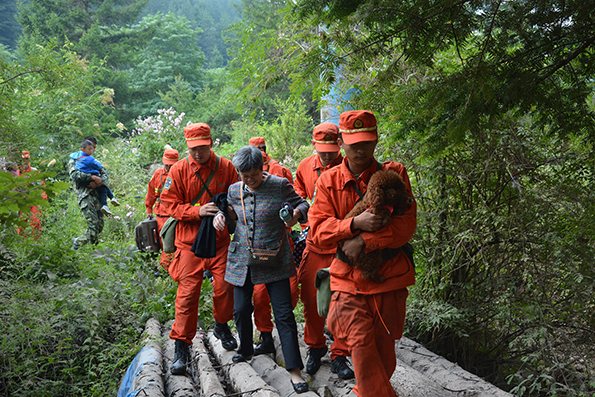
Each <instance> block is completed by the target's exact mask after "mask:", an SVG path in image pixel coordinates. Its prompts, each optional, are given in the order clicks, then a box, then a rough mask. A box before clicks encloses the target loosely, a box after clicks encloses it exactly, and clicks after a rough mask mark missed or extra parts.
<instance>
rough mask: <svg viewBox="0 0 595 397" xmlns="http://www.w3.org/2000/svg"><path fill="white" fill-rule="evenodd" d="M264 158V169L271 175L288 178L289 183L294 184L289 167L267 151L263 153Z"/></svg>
mask: <svg viewBox="0 0 595 397" xmlns="http://www.w3.org/2000/svg"><path fill="white" fill-rule="evenodd" d="M263 160H264V164H263V166H262V170H263V171H266V172H268V173H269V174H271V175H275V176H280V177H281V178H287V180H288V181H289V183H291V184H292V185H293V175H291V171H290V170H289V168H285V167H283V166H282V165H281V164H279V162H278V161H276V160H273V159H272V158H271V156H269V155H268V154H266V153H263Z"/></svg>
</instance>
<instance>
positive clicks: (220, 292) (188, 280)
mask: <svg viewBox="0 0 595 397" xmlns="http://www.w3.org/2000/svg"><path fill="white" fill-rule="evenodd" d="M184 137H185V138H186V144H187V145H188V157H186V158H184V159H182V160H180V161H178V162H177V163H176V164H174V165H172V167H171V169H170V170H169V175H168V177H167V178H166V179H165V183H164V186H163V191H162V193H161V202H162V204H163V205H164V206H165V207H166V211H167V214H169V215H170V216H171V217H174V218H175V219H177V220H178V224H177V226H176V240H175V244H176V253H175V256H174V259H173V260H172V262H171V264H170V265H169V269H168V271H169V274H170V276H171V278H172V279H173V280H174V281H176V282H177V283H178V291H177V295H176V318H175V322H174V324H173V326H172V330H171V332H170V334H169V337H170V338H171V339H174V340H175V341H176V342H175V355H174V360H173V364H172V365H171V367H170V370H171V373H172V374H176V375H177V374H184V373H185V369H186V363H187V362H188V357H189V351H188V350H189V349H188V346H189V345H191V344H192V339H193V338H194V336H195V335H196V330H197V320H198V301H199V297H200V289H201V286H202V281H203V272H204V271H205V270H209V271H210V272H211V274H212V275H213V279H214V282H213V317H214V318H215V322H216V323H215V329H214V332H213V334H214V335H215V337H217V338H218V339H220V340H221V344H222V346H223V348H225V349H226V350H234V349H236V348H237V342H236V340H235V338H234V337H233V335H232V334H231V330H230V329H229V326H228V325H227V322H228V321H229V320H231V319H232V318H233V286H232V285H231V284H229V283H227V282H226V281H225V279H224V278H225V267H226V265H227V249H228V246H229V242H230V237H229V230H228V229H227V227H226V228H225V229H224V230H223V231H220V232H219V231H217V240H216V241H217V244H216V246H217V252H216V256H215V257H214V258H198V257H196V256H195V255H194V253H193V252H192V251H191V250H190V249H191V247H192V244H193V243H194V240H195V239H196V234H197V233H198V229H199V228H200V224H201V219H202V218H204V217H206V216H214V215H216V214H217V212H218V211H219V208H218V207H217V205H216V204H215V203H212V202H209V200H210V199H211V196H214V195H216V194H217V193H223V192H225V193H226V192H227V189H228V188H229V186H230V185H232V184H233V183H235V182H237V181H238V173H237V171H236V169H235V167H234V166H233V164H232V163H231V161H229V160H228V159H226V158H224V157H219V156H216V155H215V153H214V152H213V150H212V146H213V140H212V139H211V128H210V127H209V126H208V124H205V123H194V124H190V125H188V126H187V127H186V128H184ZM212 172H214V173H213V177H212V178H211V182H210V183H208V189H207V190H206V191H204V194H202V196H201V197H200V199H199V200H198V202H197V204H196V205H192V201H193V200H194V199H195V198H196V197H197V196H198V195H199V193H200V191H201V189H202V188H203V186H204V184H205V183H206V182H205V181H207V180H208V179H209V176H210V175H211V173H212Z"/></svg>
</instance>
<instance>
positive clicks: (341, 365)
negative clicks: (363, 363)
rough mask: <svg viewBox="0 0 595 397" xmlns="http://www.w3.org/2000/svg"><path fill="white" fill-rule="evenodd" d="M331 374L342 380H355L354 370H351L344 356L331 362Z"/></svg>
mask: <svg viewBox="0 0 595 397" xmlns="http://www.w3.org/2000/svg"><path fill="white" fill-rule="evenodd" d="M331 372H332V373H333V374H337V375H338V376H339V378H341V379H353V378H355V374H354V373H353V370H352V369H351V368H349V365H348V364H347V359H346V358H345V357H343V356H337V357H335V359H334V360H331Z"/></svg>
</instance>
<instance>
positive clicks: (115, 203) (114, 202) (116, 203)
mask: <svg viewBox="0 0 595 397" xmlns="http://www.w3.org/2000/svg"><path fill="white" fill-rule="evenodd" d="M110 201H111V203H112V205H113V206H114V207H119V206H120V205H121V204H120V203H119V202H118V200H116V198H115V197H114V198H113V199H111V200H110Z"/></svg>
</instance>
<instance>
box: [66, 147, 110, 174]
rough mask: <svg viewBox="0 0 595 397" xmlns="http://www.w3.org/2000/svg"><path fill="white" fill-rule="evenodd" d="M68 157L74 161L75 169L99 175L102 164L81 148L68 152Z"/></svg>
mask: <svg viewBox="0 0 595 397" xmlns="http://www.w3.org/2000/svg"><path fill="white" fill-rule="evenodd" d="M70 158H71V159H73V160H74V161H75V165H76V169H77V170H79V171H81V172H84V173H86V174H93V175H99V172H100V170H101V168H102V167H103V165H101V163H100V162H99V161H97V160H96V159H95V157H93V156H89V155H88V154H86V153H85V152H83V151H82V150H79V151H78V152H76V153H70Z"/></svg>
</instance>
